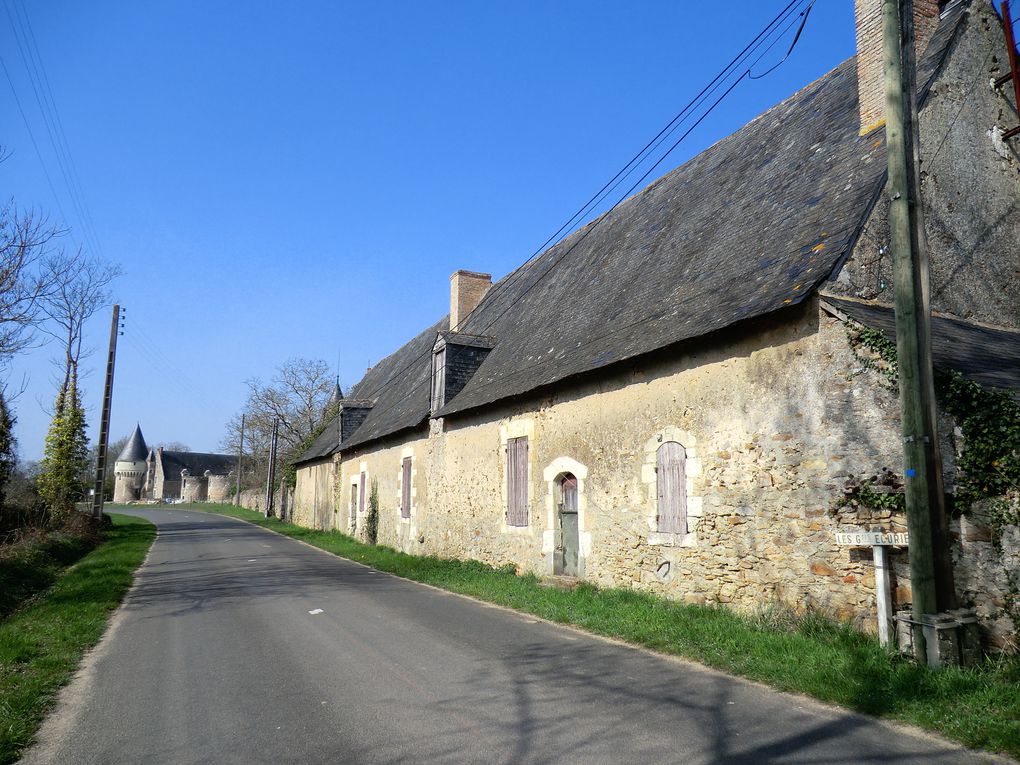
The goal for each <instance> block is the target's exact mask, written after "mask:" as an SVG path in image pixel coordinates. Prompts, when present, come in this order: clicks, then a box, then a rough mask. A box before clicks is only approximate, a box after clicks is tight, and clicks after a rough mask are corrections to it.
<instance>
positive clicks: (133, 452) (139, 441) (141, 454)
mask: <svg viewBox="0 0 1020 765" xmlns="http://www.w3.org/2000/svg"><path fill="white" fill-rule="evenodd" d="M148 456H149V447H148V446H146V445H145V437H144V436H143V435H142V427H141V426H140V425H138V424H135V432H134V433H132V434H131V437H130V438H129V439H128V442H127V443H126V444H124V448H123V449H122V450H121V452H120V455H119V456H118V457H117V462H145V458H146V457H148Z"/></svg>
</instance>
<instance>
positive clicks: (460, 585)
mask: <svg viewBox="0 0 1020 765" xmlns="http://www.w3.org/2000/svg"><path fill="white" fill-rule="evenodd" d="M181 509H185V508H181ZM187 509H195V510H205V511H211V512H215V513H219V514H222V515H227V516H231V517H234V518H240V519H242V520H246V521H250V522H252V523H255V524H257V525H259V526H262V527H264V528H267V529H271V530H273V531H276V532H278V533H280V534H284V535H286V536H289V537H293V538H294V539H300V540H302V541H304V542H307V543H309V544H312V545H314V546H315V547H319V548H321V549H323V550H326V551H328V552H331V553H334V554H336V555H340V556H342V557H344V558H349V559H351V560H356V561H359V562H360V563H364V564H366V565H369V566H372V567H373V568H376V569H379V570H380V571H389V572H391V573H394V574H397V575H399V576H403V577H406V578H408V579H413V580H415V581H418V582H425V583H427V584H431V585H435V586H437V587H441V588H443V589H446V590H450V591H453V592H459V593H462V594H465V595H471V596H472V597H476V598H479V599H481V600H486V601H489V602H491V603H498V604H500V605H504V606H508V607H510V608H513V609H516V610H518V611H525V612H527V613H531V614H534V615H536V616H540V617H542V618H544V619H549V620H551V621H556V622H561V623H564V624H573V625H576V626H578V627H581V628H582V629H585V630H588V631H589V632H593V633H596V634H599V635H605V636H608V637H613V638H619V639H621V640H625V641H627V642H629V643H635V644H637V645H642V646H646V647H648V648H651V649H654V650H656V651H660V652H663V653H668V654H674V655H677V656H683V657H686V658H689V659H694V660H696V661H698V662H701V663H703V664H706V665H708V666H710V667H714V668H716V669H720V670H723V671H725V672H729V673H732V674H735V675H741V676H743V677H747V678H750V679H752V680H757V681H760V682H762V683H766V684H768V685H770V686H772V687H773V688H778V689H780V690H784V691H793V692H797V693H805V694H808V695H810V696H814V697H815V698H817V699H820V700H822V701H826V702H830V703H833V704H838V705H840V706H843V707H846V708H848V709H852V710H855V711H858V712H863V713H865V714H869V715H873V716H876V717H885V718H890V719H894V720H899V721H901V722H906V723H910V724H913V725H917V726H920V727H923V728H928V729H930V730H933V731H937V732H938V733H941V734H942V735H944V736H947V737H949V738H953V739H955V740H957V741H960V742H961V743H963V744H966V745H967V746H971V747H975V748H980V749H986V750H989V751H998V752H1005V753H1007V754H1010V755H1012V756H1014V757H1020V656H1012V657H1008V658H1006V657H1004V658H1000V659H997V660H991V661H989V662H987V663H986V664H984V665H983V666H981V667H976V668H967V669H960V668H946V669H942V670H940V671H937V672H936V671H932V670H930V669H928V668H927V667H920V666H917V665H915V664H914V663H912V662H910V661H907V660H905V659H903V658H901V657H899V656H897V655H895V654H893V653H891V652H889V651H887V650H885V649H883V648H882V647H881V646H880V645H879V644H878V641H877V640H875V639H874V638H872V637H870V636H867V635H863V634H861V633H860V632H857V631H856V630H854V629H852V628H851V627H850V626H849V625H846V624H842V623H839V622H836V621H833V620H831V619H827V618H824V617H823V616H820V615H818V614H811V613H809V614H807V615H802V616H793V615H791V614H790V613H789V612H786V611H783V610H782V609H777V608H772V609H766V610H764V611H762V612H761V613H760V614H758V615H756V616H753V617H748V616H741V615H738V614H735V613H733V612H731V611H728V610H726V609H724V608H717V607H706V606H694V605H687V604H684V603H678V602H675V601H669V600H665V599H663V598H659V597H655V596H652V595H648V594H644V593H639V592H634V591H632V590H623V589H600V588H597V587H593V586H590V585H582V586H580V587H578V588H577V589H576V590H573V591H571V592H564V591H562V590H557V589H553V588H548V587H542V586H540V585H539V583H538V579H537V578H536V577H535V576H533V575H524V576H518V575H516V574H515V573H514V572H513V571H512V570H510V569H496V568H492V567H490V566H486V565H484V564H482V563H478V562H474V561H457V560H449V559H443V558H436V557H432V556H428V557H425V556H415V555H407V554H404V553H401V552H398V551H396V550H394V549H392V548H388V547H383V546H370V545H366V544H363V543H361V542H358V541H356V540H354V539H352V538H351V537H349V536H346V535H344V534H340V533H339V532H324V531H314V530H312V529H306V528H302V527H299V526H294V525H292V524H288V523H281V522H280V521H278V520H276V519H266V518H264V517H262V516H261V515H260V514H258V513H255V512H252V511H249V510H241V509H238V508H236V507H233V506H231V505H196V506H190V507H188V508H187Z"/></svg>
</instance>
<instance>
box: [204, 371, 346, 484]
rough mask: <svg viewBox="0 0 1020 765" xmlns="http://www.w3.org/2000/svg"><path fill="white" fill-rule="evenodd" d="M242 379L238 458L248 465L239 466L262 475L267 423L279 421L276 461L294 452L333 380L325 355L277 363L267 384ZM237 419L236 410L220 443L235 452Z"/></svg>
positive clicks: (317, 421)
mask: <svg viewBox="0 0 1020 765" xmlns="http://www.w3.org/2000/svg"><path fill="white" fill-rule="evenodd" d="M246 384H247V386H248V400H247V402H246V403H245V407H244V410H243V411H244V417H245V421H244V447H245V448H244V459H245V463H246V465H247V466H248V467H246V468H245V471H244V472H245V474H246V475H251V473H249V469H250V468H254V469H255V471H256V473H255V475H256V476H261V477H264V476H265V474H266V472H267V469H268V453H269V441H270V438H271V435H272V432H273V423H274V422H279V423H280V432H279V438H280V444H279V455H280V456H279V461H278V464H280V465H282V464H285V463H287V462H289V461H290V460H292V459H293V458H294V457H296V456H297V454H296V450H297V449H298V448H299V447H300V446H301V445H302V444H304V443H305V442H306V441H307V440H308V438H309V437H310V436H311V435H312V434H314V433H315V431H316V430H317V429H318V428H319V426H320V425H321V424H322V420H323V417H324V415H325V414H326V407H327V406H328V404H329V399H330V396H331V394H332V392H333V388H334V387H335V383H334V381H333V377H332V375H331V374H330V368H329V365H328V364H327V363H326V362H325V361H320V360H311V359H301V358H294V359H289V360H287V361H286V362H285V363H284V364H282V365H281V366H280V367H278V368H277V372H276V375H275V376H274V377H273V379H272V381H271V382H270V383H269V384H265V383H263V382H262V380H260V379H259V378H252V379H250V380H248V381H247V383H246ZM240 425H241V416H240V414H237V415H235V416H234V417H233V418H232V419H231V420H230V421H229V422H228V423H227V425H226V428H227V433H226V436H225V438H224V440H223V442H222V444H221V446H222V448H223V449H225V450H228V451H229V452H230V453H232V454H236V453H237V447H238V443H239V439H240Z"/></svg>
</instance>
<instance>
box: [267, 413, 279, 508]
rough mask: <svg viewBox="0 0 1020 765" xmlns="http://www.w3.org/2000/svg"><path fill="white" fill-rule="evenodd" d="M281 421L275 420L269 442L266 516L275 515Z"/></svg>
mask: <svg viewBox="0 0 1020 765" xmlns="http://www.w3.org/2000/svg"><path fill="white" fill-rule="evenodd" d="M279 429H280V421H279V420H274V421H273V437H272V439H271V440H270V442H269V470H268V471H267V473H268V475H267V476H266V518H270V517H272V515H273V482H274V481H275V480H276V439H277V435H278V434H279Z"/></svg>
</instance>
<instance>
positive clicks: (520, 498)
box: [506, 436, 528, 526]
mask: <svg viewBox="0 0 1020 765" xmlns="http://www.w3.org/2000/svg"><path fill="white" fill-rule="evenodd" d="M506 522H507V525H508V526H527V525H528V438H527V436H522V437H521V438H511V439H510V440H509V441H507V442H506Z"/></svg>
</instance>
